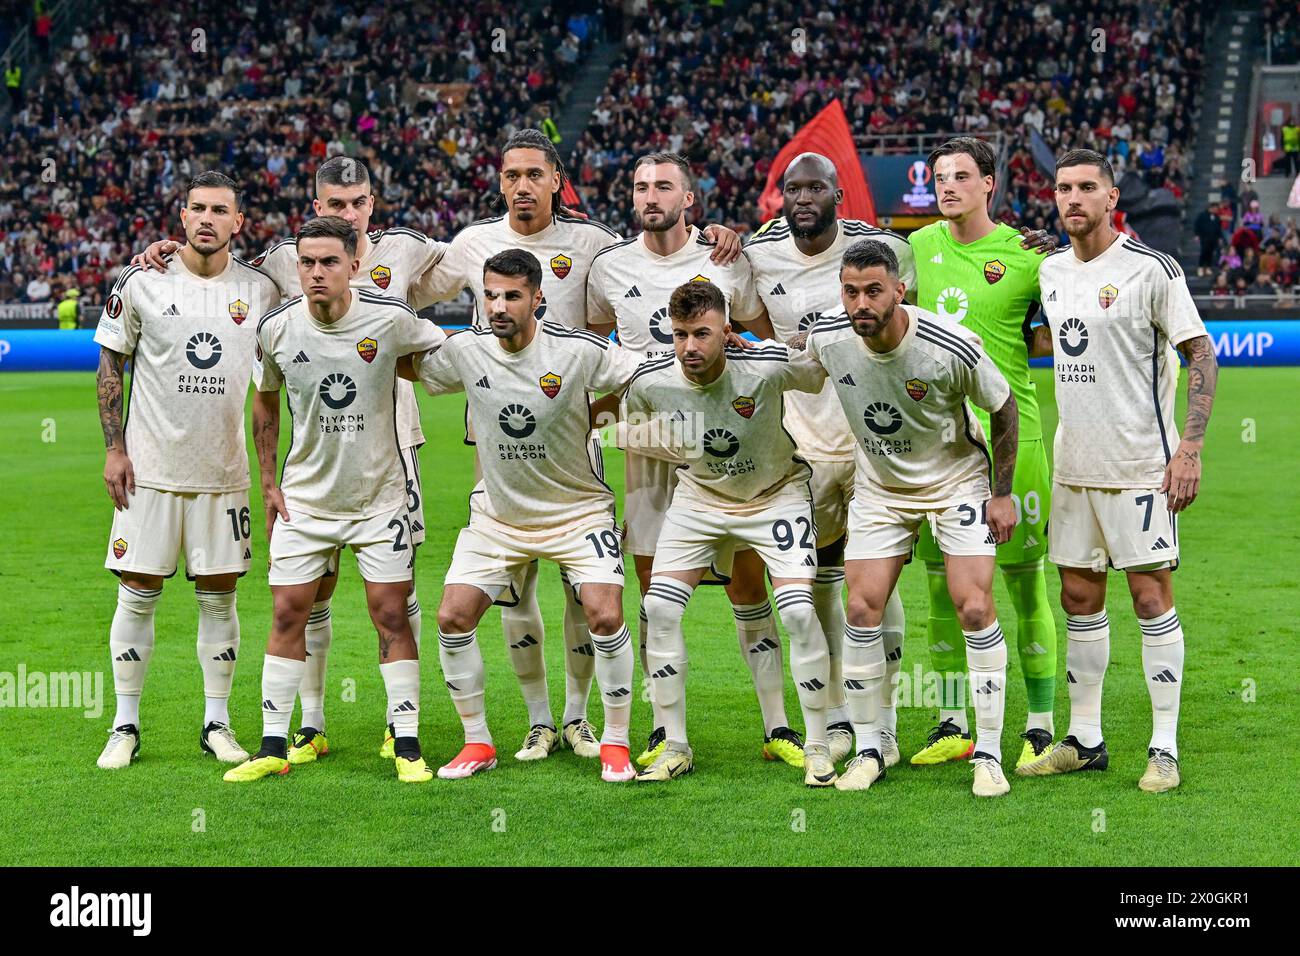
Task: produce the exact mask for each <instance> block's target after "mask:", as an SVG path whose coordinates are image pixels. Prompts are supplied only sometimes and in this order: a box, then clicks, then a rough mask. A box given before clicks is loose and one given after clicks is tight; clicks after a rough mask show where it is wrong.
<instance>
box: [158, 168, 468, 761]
mask: <svg viewBox="0 0 1300 956" xmlns="http://www.w3.org/2000/svg"><path fill="white" fill-rule="evenodd" d="M315 189H316V196H315V198H314V199H313V200H312V208H313V209H314V210H315V212H316V215H318V216H338V217H339V218H341V219H343V220H345V221H346V222H347V223H349V224H350V225H351V226H352V227H353V228H354V229H356V231H357V236H358V238H357V258H358V259H359V260H360V262H361V265H360V267H359V268H358V269H357V273H356V275H355V276H354V277H353V278H352V288H354V289H361V290H366V291H368V292H370V293H372V294H375V295H385V296H392V297H394V298H397V299H402V300H405V299H406V298H407V297H408V293H409V290H410V287H411V285H412V284H413V283H414V282H415V281H416V280H417V279H419V278H421V277H422V276H425V275H426V274H428V273H429V272H431V271H436V269H435V267H436V266H437V264H438V262H439V261H440V260H441V259H442V257H443V253H444V252H445V251H446V249H447V246H446V244H445V243H441V242H437V241H436V240H433V239H430V238H428V237H427V236H424V235H422V234H420V233H418V232H415V231H413V230H411V229H403V228H400V227H399V228H393V229H377V230H374V231H370V218H371V216H372V215H373V214H374V211H375V196H374V192H373V189H372V186H371V181H370V171H369V170H368V169H367V168H366V165H365V164H364V163H362V162H361V161H360V160H356V159H352V158H349V157H346V156H334V157H332V158H330V159H327V160H326V161H325V162H323V163H321V165H320V168H319V169H317V170H316V181H315ZM170 248H171V243H170V242H169V241H168V240H163V241H161V242H156V243H153V244H152V245H150V246H149V248H148V249H146V250H145V252H144V253H143V255H142V256H138V257H137V259H139V260H140V261H141V262H142V263H143V264H144V266H145V268H146V269H148V268H157V269H159V270H163V271H165V269H166V265H165V263H164V262H163V261H162V257H163V256H164V255H166V254H167V252H169V251H170ZM252 265H254V266H256V267H257V268H258V269H260V270H261V271H262V272H263V273H265V274H266V275H267V276H269V277H270V278H271V280H272V281H273V282H275V284H276V286H277V288H278V289H279V291H280V295H281V296H282V297H283V298H285V299H291V298H296V297H298V296H300V295H302V292H303V290H302V286H301V283H300V280H299V277H298V249H297V240H296V239H295V238H294V237H293V236H290V237H288V238H287V239H282V240H280V241H279V242H276V243H273V244H272V245H271V246H270V247H269V248H267V249H266V250H265V251H264V252H262V253H261V254H260V255H258V256H257V257H256V258H255V259H253V261H252ZM397 431H398V442H399V444H400V445H401V448H402V460H403V461H404V463H405V465H406V480H407V491H406V496H407V507H408V510H409V511H410V518H411V542H412V544H413V545H415V546H416V547H418V546H419V545H420V544H422V543H423V542H424V507H423V501H422V496H423V492H422V490H421V488H420V460H419V456H418V454H417V452H418V451H419V449H420V446H421V445H423V444H424V432H423V430H422V429H421V428H420V409H419V406H418V405H416V402H415V393H414V391H413V390H412V388H411V385H410V383H409V382H400V383H399V384H398V390H397ZM337 566H338V560H337V558H336V559H335V560H334V561H332V562H331V563H330V569H329V570H328V571H327V572H326V573H325V576H324V577H323V578H321V582H320V590H319V591H318V592H317V594H316V600H315V602H314V603H313V604H312V609H311V616H310V618H309V619H308V621H307V669H306V670H305V671H304V673H303V679H302V688H301V693H302V726H301V727H300V728H299V729H298V730H297V731H296V732H295V733H294V735H293V744H292V746H290V748H289V762H290V763H294V764H302V763H309V762H311V761H313V760H315V759H317V757H318V756H321V755H324V754H326V753H329V739H328V737H327V736H326V732H325V668H326V664H327V662H328V657H329V649H330V645H331V643H332V642H333V636H334V625H333V618H332V616H331V614H330V601H331V599H332V598H333V596H334V590H335V588H336V587H337V586H338V576H337V574H336V570H337ZM406 611H407V617H408V618H409V620H410V624H411V631H412V633H413V634H414V635H415V643H416V645H417V646H418V645H419V643H420V602H419V598H418V597H417V596H416V593H415V580H414V578H412V580H411V593H410V594H409V595H408V597H407V608H406ZM393 716H394V715H392V714H390V715H388V719H387V720H386V721H385V723H386V724H387V725H388V726H387V728H386V733H385V735H384V741H383V744H382V745H381V746H380V750H379V753H380V756H382V757H387V758H389V759H392V757H393V726H392V724H393V721H392V718H393Z"/></svg>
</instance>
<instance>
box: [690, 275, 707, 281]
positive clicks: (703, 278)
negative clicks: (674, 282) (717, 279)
mask: <svg viewBox="0 0 1300 956" xmlns="http://www.w3.org/2000/svg"><path fill="white" fill-rule="evenodd" d="M691 281H692V282H709V281H711V280H710V279H709V277H708V276H696V277H695V278H693V279H692V280H691Z"/></svg>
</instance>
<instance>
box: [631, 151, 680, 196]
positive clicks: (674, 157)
mask: <svg viewBox="0 0 1300 956" xmlns="http://www.w3.org/2000/svg"><path fill="white" fill-rule="evenodd" d="M659 165H668V166H676V167H677V170H678V172H680V173H681V174H682V183H683V188H685V189H693V188H695V187H694V186H693V183H694V181H695V180H694V177H693V176H692V175H691V164H690V163H688V162H687V161H686V160H685V159H684V158H683V157H682V156H681V155H680V154H679V153H667V152H664V153H647V154H646V155H644V156H642V157H641V158H640V159H638V160H637V161H636V165H635V166H634V167H632V168H633V169H640V168H641V167H642V166H659Z"/></svg>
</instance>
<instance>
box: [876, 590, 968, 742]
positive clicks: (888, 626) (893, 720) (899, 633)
mask: <svg viewBox="0 0 1300 956" xmlns="http://www.w3.org/2000/svg"><path fill="white" fill-rule="evenodd" d="M880 627H881V631H882V632H883V635H884V641H885V687H884V689H883V690H882V691H881V694H880V727H881V729H882V730H888V731H889V732H890V733H892V734H897V733H898V709H897V708H896V707H895V703H896V702H895V700H894V698H895V697H896V696H897V695H898V672H899V670H900V669H901V668H902V666H903V635H904V632H905V631H906V617H905V615H904V614H903V599H902V598H900V597H899V596H898V588H897V587H895V588H894V591H893V593H892V594H890V595H889V600H888V601H887V602H886V603H885V619H884V620H883V621H882V622H881V624H880ZM965 718H966V715H965V714H964V713H963V714H962V721H963V723H964V722H965Z"/></svg>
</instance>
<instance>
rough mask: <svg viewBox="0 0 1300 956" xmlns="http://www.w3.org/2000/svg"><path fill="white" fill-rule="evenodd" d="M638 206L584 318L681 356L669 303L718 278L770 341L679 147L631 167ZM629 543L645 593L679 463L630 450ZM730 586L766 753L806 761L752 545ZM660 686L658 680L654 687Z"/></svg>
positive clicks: (742, 319)
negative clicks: (701, 212) (684, 289)
mask: <svg viewBox="0 0 1300 956" xmlns="http://www.w3.org/2000/svg"><path fill="white" fill-rule="evenodd" d="M632 202H633V211H634V214H635V216H636V219H637V222H638V223H639V224H640V226H641V233H640V235H638V236H636V237H635V238H633V239H625V240H624V241H622V242H620V243H618V244H617V245H614V246H611V247H610V248H608V249H606V250H604V251H603V252H601V253H600V255H598V256H597V257H596V260H595V262H593V263H592V267H591V274H590V275H589V276H588V278H587V325H588V327H589V328H591V329H592V330H593V331H595V332H597V333H599V334H601V335H608V334H609V332H610V331H611V330H612V329H615V328H616V329H617V331H618V340H619V343H620V344H621V345H622V346H623V347H624V348H628V349H631V350H633V351H635V352H637V353H639V354H641V355H643V356H644V357H645V358H647V359H657V358H663V357H665V356H671V355H673V354H674V344H673V332H672V328H671V325H670V321H669V313H668V300H669V297H670V296H671V295H672V294H673V291H674V290H675V289H676V288H677V287H678V286H680V285H682V284H683V283H685V282H706V281H707V282H712V283H713V284H714V285H715V286H717V287H718V288H719V289H720V290H721V292H722V294H723V297H724V298H725V300H726V303H727V313H726V317H727V319H728V321H729V322H731V323H732V324H733V325H736V326H749V327H750V328H751V330H752V331H754V332H755V333H756V334H758V335H759V336H760V338H765V339H766V338H771V336H772V330H771V325H770V324H769V323H768V320H767V317H766V314H765V312H764V309H763V304H762V302H761V301H760V300H759V298H758V295H757V294H756V292H755V287H754V279H753V275H752V272H751V270H750V265H749V260H748V259H747V258H745V257H744V256H742V257H741V258H740V259H737V260H736V261H735V262H734V263H732V264H730V265H725V266H724V265H721V264H719V263H716V262H713V261H711V258H710V254H711V252H712V247H711V246H710V245H709V243H708V242H707V240H706V239H705V238H704V237H703V236H702V235H701V234H700V232H699V230H697V229H696V228H695V227H694V226H690V225H687V223H686V219H685V218H684V213H685V211H686V210H687V209H689V208H690V207H691V206H693V205H694V204H695V194H694V193H693V192H692V189H691V171H690V166H689V165H688V164H687V162H686V161H685V160H684V159H682V158H681V157H680V156H678V155H677V154H675V153H652V154H650V155H648V156H642V157H641V158H640V159H638V160H637V163H636V167H635V169H634V172H633V187H632ZM626 468H627V477H626V485H625V505H624V516H623V520H624V524H625V529H626V530H625V541H624V550H626V551H627V552H628V553H630V554H631V555H632V557H633V560H634V561H635V562H636V572H637V578H638V581H639V583H640V585H641V594H642V596H643V597H644V596H645V595H646V594H647V593H648V588H649V586H650V575H651V568H652V566H653V560H654V553H655V546H656V543H657V542H658V540H659V531H660V528H661V527H662V525H663V521H664V514H665V513H666V512H667V510H668V506H669V503H670V502H671V500H672V496H673V487H674V486H675V484H676V482H677V476H678V470H677V464H675V463H673V462H670V461H666V460H662V459H660V458H657V457H652V456H651V455H648V454H643V453H638V452H637V451H636V450H635V449H631V448H630V449H629V450H628V454H627V456H626ZM734 572H735V573H734V575H733V577H732V580H731V581H730V583H728V584H727V596H728V598H730V600H731V606H732V613H733V615H734V617H735V621H736V634H737V638H738V639H739V642H740V649H741V654H742V656H743V657H744V659H745V663H746V664H747V665H748V666H749V669H750V673H751V674H752V676H753V679H754V688H755V690H756V691H757V693H758V701H759V709H760V710H761V712H762V717H763V726H764V738H763V751H762V752H763V755H764V757H766V758H767V759H769V760H773V759H781V760H784V761H785V762H786V763H789V764H791V765H792V766H796V767H802V766H803V754H804V748H803V742H802V741H801V740H800V739H799V735H798V734H796V733H795V732H794V731H793V730H791V729H790V727H789V726H788V721H787V719H786V715H785V681H784V678H783V674H782V666H781V663H782V662H781V643H780V637H779V635H778V634H777V630H776V622H775V621H774V620H773V618H772V607H771V605H770V604H769V603H768V598H767V585H766V584H765V582H764V580H763V565H762V562H761V561H760V560H759V559H758V557H757V556H756V555H755V554H754V553H753V552H752V551H750V550H748V549H747V550H745V551H742V552H740V554H739V555H737V557H736V561H735V566H734ZM640 632H641V633H640V635H639V636H640V647H641V666H642V668H643V669H644V670H645V673H646V674H649V673H650V669H649V666H648V663H647V657H646V640H647V633H648V632H647V627H646V621H645V611H644V609H643V610H642V614H641V621H640ZM655 686H656V685H655V683H654V682H653V681H652V682H651V693H652V694H653V693H654V687H655ZM665 732H666V729H665V728H664V727H661V726H656V727H655V728H654V730H653V731H652V732H651V735H650V740H649V742H648V744H647V745H646V749H645V752H644V753H642V754H641V756H639V757H638V758H637V762H638V763H639V764H641V765H642V766H643V767H644V766H648V765H649V764H650V763H651V761H653V760H654V759H655V758H656V757H657V756H658V755H659V754H660V753H661V752H662V749H663V745H664V741H665V736H664V734H665Z"/></svg>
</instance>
